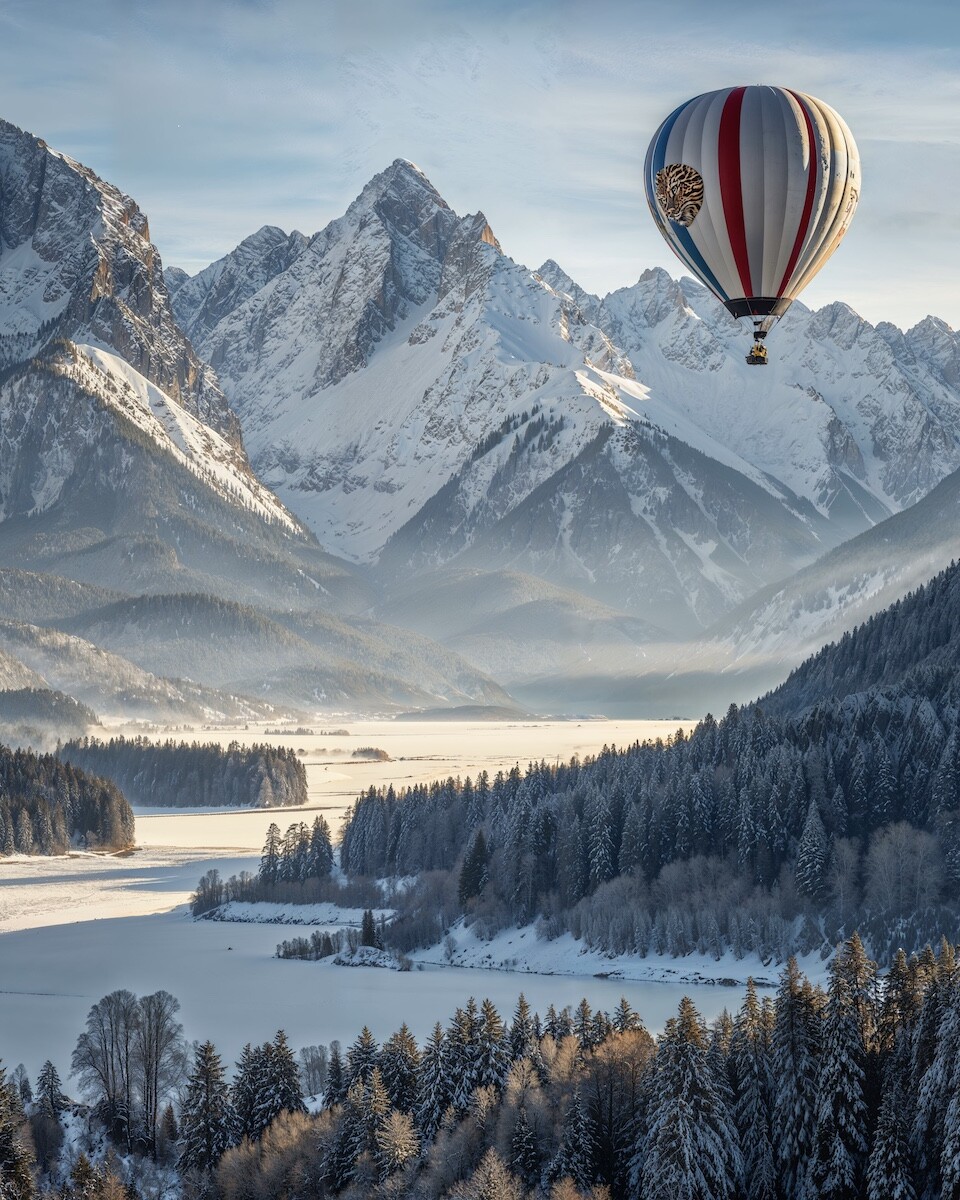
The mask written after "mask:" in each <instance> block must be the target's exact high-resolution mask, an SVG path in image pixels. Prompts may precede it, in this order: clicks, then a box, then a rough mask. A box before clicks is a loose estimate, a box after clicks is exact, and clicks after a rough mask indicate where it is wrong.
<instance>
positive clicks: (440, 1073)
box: [415, 1021, 452, 1142]
mask: <svg viewBox="0 0 960 1200" xmlns="http://www.w3.org/2000/svg"><path fill="white" fill-rule="evenodd" d="M445 1042H446V1038H445V1037H444V1032H443V1026H442V1025H441V1024H440V1023H439V1021H438V1022H437V1024H436V1025H434V1027H433V1032H432V1033H431V1034H430V1037H429V1038H428V1039H427V1044H426V1046H425V1047H424V1050H423V1054H422V1055H421V1056H420V1065H419V1068H418V1070H417V1104H416V1113H415V1116H416V1123H417V1129H418V1130H419V1132H420V1137H421V1139H422V1140H423V1141H424V1142H429V1141H432V1140H433V1137H434V1134H435V1133H436V1132H437V1130H438V1129H439V1128H440V1122H441V1121H442V1120H443V1114H444V1112H445V1111H446V1108H447V1105H448V1104H449V1103H450V1099H451V1095H452V1087H451V1080H450V1076H449V1074H448V1072H447V1052H446V1045H445Z"/></svg>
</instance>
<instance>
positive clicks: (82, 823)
mask: <svg viewBox="0 0 960 1200" xmlns="http://www.w3.org/2000/svg"><path fill="white" fill-rule="evenodd" d="M133 839H134V821H133V812H132V810H131V808H130V805H129V804H128V803H127V801H126V800H125V799H124V797H123V795H121V793H120V791H119V790H118V789H117V787H116V786H115V784H113V783H112V782H111V781H110V780H108V779H100V778H98V777H97V776H96V775H95V774H93V773H90V772H87V771H84V770H80V769H78V768H77V767H76V766H74V765H72V764H69V763H64V762H61V761H60V760H59V759H58V758H56V757H55V756H54V755H51V754H34V753H33V752H32V751H29V750H11V749H9V748H7V747H6V746H2V745H0V856H4V855H11V854H65V853H66V851H67V850H68V849H69V848H70V847H71V846H73V845H77V846H82V847H84V848H86V849H109V850H121V849H126V848H127V847H129V846H132V845H133Z"/></svg>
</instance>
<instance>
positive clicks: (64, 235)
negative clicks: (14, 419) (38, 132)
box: [0, 120, 240, 447]
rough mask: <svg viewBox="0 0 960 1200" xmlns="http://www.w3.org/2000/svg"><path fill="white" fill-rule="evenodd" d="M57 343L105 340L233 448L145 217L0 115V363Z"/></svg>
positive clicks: (220, 399) (234, 433) (211, 380)
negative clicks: (177, 313) (176, 311)
mask: <svg viewBox="0 0 960 1200" xmlns="http://www.w3.org/2000/svg"><path fill="white" fill-rule="evenodd" d="M55 339H68V340H70V341H73V342H83V343H92V344H95V345H100V346H103V347H107V348H109V349H110V350H112V351H113V353H114V354H116V355H118V356H119V357H120V358H122V359H123V360H124V361H125V362H126V363H128V364H129V366H130V367H132V368H133V369H134V370H136V371H137V372H139V373H140V374H141V375H143V376H144V377H145V378H147V379H149V380H150V382H151V383H153V384H154V385H156V387H158V388H159V389H160V390H161V391H163V392H164V393H166V395H167V396H169V397H170V398H171V399H172V400H173V401H174V402H176V403H177V404H179V405H180V407H181V408H183V409H185V410H186V411H187V412H189V413H190V414H191V415H193V416H194V417H196V418H198V419H199V420H201V421H203V422H204V424H206V425H208V426H210V427H211V428H213V429H214V430H215V431H217V432H218V433H220V434H221V435H222V436H223V437H225V438H226V439H227V440H228V441H230V442H232V443H234V444H236V445H237V446H238V447H239V445H240V427H239V423H238V421H237V418H236V415H235V414H234V413H233V412H232V411H231V409H230V407H229V405H228V404H227V402H226V400H225V398H224V395H223V392H222V391H221V389H220V387H219V384H218V383H217V379H216V376H215V374H214V372H213V371H212V370H211V369H210V368H209V367H208V366H207V365H206V364H205V363H203V362H201V360H200V359H199V358H198V357H197V355H196V354H195V353H194V351H193V348H192V347H191V345H190V343H189V342H188V340H187V339H186V338H185V337H184V335H183V333H182V332H181V330H180V329H179V328H178V327H177V324H176V321H175V320H174V317H173V313H172V311H171V309H170V305H169V301H168V297H167V290H166V285H165V284H164V281H163V269H162V266H161V263H160V256H159V254H158V253H157V250H156V247H155V246H153V245H152V244H151V242H150V229H149V225H148V222H147V218H146V216H145V215H144V214H143V213H142V212H141V211H140V209H139V208H138V207H137V205H136V203H135V202H134V201H133V200H131V198H130V197H129V196H126V195H124V194H123V193H122V192H121V191H119V190H118V189H117V188H115V187H113V186H112V185H111V184H109V183H106V182H105V181H104V180H102V179H100V178H99V177H98V176H97V175H95V174H94V173H93V171H91V170H90V169H89V168H87V167H85V166H83V165H82V164H81V163H78V162H75V161H74V160H73V159H71V158H69V157H68V156H67V155H65V154H61V153H59V152H58V151H56V150H54V149H52V148H51V147H50V146H48V145H47V144H46V142H44V141H42V140H41V139H40V138H37V137H34V136H33V135H32V134H30V133H25V132H24V131H23V130H21V129H18V128H17V127H16V126H14V125H11V124H10V123H9V122H7V121H3V120H0V368H3V367H8V366H10V365H11V364H15V363H22V362H25V361H27V360H28V359H29V358H31V357H32V356H33V355H36V354H38V353H39V352H40V351H41V350H42V349H43V348H44V347H45V346H48V345H50V343H51V342H52V341H54V340H55Z"/></svg>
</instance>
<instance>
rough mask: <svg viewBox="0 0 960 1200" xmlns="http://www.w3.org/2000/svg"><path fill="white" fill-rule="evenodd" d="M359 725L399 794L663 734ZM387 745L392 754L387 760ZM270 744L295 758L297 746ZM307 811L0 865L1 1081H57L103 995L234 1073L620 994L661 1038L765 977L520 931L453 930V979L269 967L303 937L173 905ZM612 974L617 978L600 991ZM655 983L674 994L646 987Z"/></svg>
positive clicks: (436, 966) (432, 970)
mask: <svg viewBox="0 0 960 1200" xmlns="http://www.w3.org/2000/svg"><path fill="white" fill-rule="evenodd" d="M372 724H373V723H365V726H364V728H363V729H361V730H360V731H359V733H358V734H357V735H356V736H355V737H352V740H354V741H359V744H361V745H371V744H372V745H380V744H382V745H384V748H387V749H389V750H390V752H391V756H394V750H395V749H396V757H395V761H394V763H387V764H364V766H365V768H366V767H371V766H372V767H374V769H377V768H378V769H379V771H380V773H381V779H382V780H383V781H384V782H390V781H393V782H399V778H398V776H399V775H400V771H401V770H404V771H407V772H408V773H414V772H415V773H416V774H418V775H420V773H421V772H424V773H425V774H424V777H425V778H433V777H436V776H445V775H450V774H454V775H455V774H466V773H468V772H471V771H472V772H474V773H475V772H476V770H478V769H480V767H482V766H486V768H487V770H489V771H491V773H493V772H495V771H496V770H499V769H500V767H501V766H502V765H504V764H506V765H508V766H509V765H512V764H513V762H515V761H520V762H521V764H523V763H525V762H526V761H528V760H529V759H531V758H539V757H551V756H552V757H556V756H557V755H558V754H559V755H560V756H561V757H564V758H566V757H569V756H570V755H571V754H573V753H574V752H576V753H580V754H585V753H591V752H595V751H596V750H598V749H599V748H600V747H601V746H602V745H603V744H604V743H609V742H613V741H616V742H617V743H618V744H621V743H623V742H625V741H626V740H632V739H633V738H634V737H643V736H649V735H652V734H654V733H659V732H663V731H664V730H665V729H667V728H673V725H674V724H675V723H673V722H670V723H667V724H666V725H663V724H661V723H658V724H657V727H656V728H655V727H654V725H653V723H650V722H630V723H623V722H621V723H607V722H587V723H584V724H583V725H582V726H577V725H576V724H574V723H569V722H566V723H557V726H548V727H547V729H548V730H549V731H550V732H549V733H548V734H546V735H544V733H543V730H544V727H543V726H535V725H534V726H525V727H523V728H522V731H521V730H520V729H517V728H516V727H513V726H511V727H504V726H491V725H481V726H473V727H471V729H472V730H474V731H476V733H477V737H476V739H474V740H473V741H471V738H470V736H469V734H468V732H467V730H466V729H464V728H463V727H454V728H453V729H449V728H448V727H447V726H446V725H445V723H439V729H438V730H437V732H436V733H433V732H432V731H430V732H428V733H425V732H424V731H423V730H419V731H418V730H416V729H410V727H409V726H408V728H407V730H406V731H401V730H400V729H399V728H395V729H391V728H390V727H391V726H392V725H393V723H391V722H381V723H378V726H379V727H378V728H371V725H372ZM558 726H559V728H558ZM626 726H629V728H626ZM564 729H565V732H566V741H565V743H564V740H563V738H562V736H561V733H562V731H563V730H564ZM538 731H540V736H538ZM353 734H354V730H353V727H351V735H353ZM222 736H230V735H222ZM245 736H246V737H249V738H251V740H256V738H257V736H258V735H257V733H256V731H248V732H247V734H246V735H245ZM391 736H393V737H394V738H396V739H397V740H396V741H395V742H394V743H392V744H390V743H389V739H390V737H391ZM411 736H412V738H413V740H412V741H411V740H410V739H411ZM401 737H402V738H403V739H404V740H403V741H402V742H401V741H400V738H401ZM424 737H429V738H430V739H431V744H432V745H433V746H434V753H435V754H437V755H439V760H438V759H436V758H432V757H431V759H430V760H429V762H423V761H417V762H416V763H415V764H414V763H411V762H400V761H399V756H400V755H401V753H403V751H401V750H400V749H399V747H400V746H401V745H403V746H404V748H405V750H408V749H416V748H424V747H423V745H422V743H421V745H420V747H418V745H417V741H416V739H418V738H421V739H422V738H424ZM261 740H262V739H261ZM271 740H277V741H283V742H284V743H285V744H295V745H299V743H300V741H302V740H303V739H301V738H297V737H293V738H285V739H284V738H279V737H278V738H276V739H271ZM438 742H440V743H441V748H440V749H437V748H436V747H437V744H438ZM444 742H445V743H446V744H445V746H444V745H443V743H444ZM328 744H329V742H328ZM524 747H525V749H524ZM345 748H347V747H345ZM431 768H432V769H431ZM427 772H428V773H427ZM344 773H345V774H346V773H347V772H346V771H345V772H344ZM310 774H311V773H310V771H309V768H308V775H310ZM361 786H366V782H364V783H363V784H361ZM331 790H332V789H331ZM310 792H311V796H310V807H311V808H314V807H318V808H320V807H322V808H325V809H326V808H327V806H328V804H329V800H326V799H325V798H324V797H323V795H321V794H317V791H316V790H315V787H314V783H313V780H312V779H311V787H310ZM353 794H355V793H354V792H351V798H352V795H353ZM346 802H347V800H346V798H344V800H343V801H342V802H341V807H342V806H344V805H345V804H346ZM331 807H332V805H331ZM302 811H303V810H296V809H293V810H289V809H285V810H277V809H273V810H261V811H256V812H251V811H245V812H239V813H237V812H231V811H228V810H217V811H206V812H202V813H195V812H194V813H191V812H182V811H176V810H163V811H158V810H152V811H150V813H149V814H138V821H137V830H138V841H139V843H140V848H139V849H138V850H136V851H135V852H133V853H131V854H128V855H125V856H101V855H90V854H82V855H71V856H69V857H64V858H55V859H44V858H17V859H8V860H3V861H2V862H0V1058H2V1060H3V1061H4V1062H5V1063H6V1064H9V1065H13V1064H16V1063H18V1062H23V1063H25V1065H26V1066H27V1069H28V1071H29V1072H30V1074H31V1075H34V1074H35V1072H36V1071H37V1069H38V1068H39V1066H40V1065H41V1063H42V1062H43V1060H44V1059H45V1058H48V1057H49V1058H51V1059H52V1060H53V1061H54V1063H55V1064H56V1065H57V1067H58V1069H59V1070H60V1072H61V1074H63V1075H64V1076H66V1074H67V1073H68V1071H69V1061H70V1053H71V1051H72V1049H73V1046H74V1045H75V1043H76V1039H77V1035H78V1034H79V1033H80V1031H81V1029H82V1027H83V1022H84V1020H85V1018H86V1014H87V1012H88V1010H89V1009H90V1007H91V1005H93V1004H94V1003H95V1002H96V1001H97V1000H99V999H100V997H101V996H103V995H104V994H105V993H107V992H109V991H112V990H113V989H115V988H129V989H131V990H132V991H134V992H137V993H138V994H141V993H145V992H151V991H155V990H157V989H158V988H165V989H167V990H168V991H170V992H172V993H173V994H174V995H175V996H177V997H178V998H179V999H180V1001H181V1004H182V1012H181V1017H182V1019H183V1023H184V1028H185V1032H186V1034H187V1036H188V1037H190V1038H206V1037H210V1038H212V1039H213V1041H214V1042H215V1043H216V1044H217V1045H218V1047H219V1048H220V1049H221V1050H222V1051H223V1052H224V1054H225V1055H226V1056H227V1059H228V1060H233V1059H235V1057H236V1055H237V1054H238V1053H239V1050H240V1048H241V1047H242V1046H243V1044H244V1043H245V1042H247V1041H263V1040H264V1039H266V1038H267V1037H271V1036H272V1035H273V1033H274V1032H275V1031H276V1030H277V1028H279V1027H283V1028H284V1029H285V1030H286V1032H287V1034H288V1036H289V1037H290V1039H291V1041H292V1042H293V1044H294V1045H295V1046H302V1045H306V1044H312V1043H317V1042H328V1041H330V1040H331V1039H332V1038H339V1039H340V1040H341V1041H348V1040H352V1039H353V1038H354V1037H355V1036H356V1034H357V1033H358V1032H359V1029H360V1027H361V1026H362V1025H364V1024H367V1025H369V1026H370V1028H371V1029H372V1031H373V1032H374V1034H375V1035H376V1036H377V1037H378V1038H380V1039H382V1038H384V1037H386V1036H387V1035H389V1034H390V1033H391V1032H392V1031H393V1030H394V1029H396V1028H397V1027H398V1026H399V1025H400V1023H401V1022H403V1021H406V1022H407V1024H408V1025H410V1027H411V1028H412V1029H413V1030H414V1032H415V1033H416V1034H417V1035H418V1036H419V1037H423V1036H425V1035H426V1034H427V1033H428V1032H429V1030H430V1029H431V1028H432V1026H433V1024H434V1022H435V1021H437V1020H440V1021H443V1022H445V1021H446V1020H447V1019H448V1018H449V1017H450V1016H451V1015H452V1013H453V1010H454V1009H455V1008H456V1007H457V1006H458V1005H462V1004H463V1003H464V1002H465V1001H466V1000H467V998H468V997H469V996H475V997H477V998H480V997H484V996H489V997H490V998H491V999H493V1000H494V1002H495V1003H496V1004H497V1006H498V1007H499V1008H500V1010H501V1012H503V1013H505V1014H507V1013H510V1012H511V1011H512V1009H513V1007H514V1005H515V1004H516V1000H517V997H518V995H519V993H520V992H521V991H522V992H524V993H525V994H526V996H527V998H528V1000H529V1001H530V1002H531V1004H532V1005H533V1006H534V1007H535V1008H538V1009H539V1010H540V1011H541V1012H543V1011H544V1010H545V1009H546V1007H547V1006H548V1005H549V1004H551V1003H552V1004H554V1005H556V1006H558V1007H561V1006H563V1005H565V1004H576V1003H577V1002H578V1001H579V1000H580V999H581V997H582V996H584V995H585V996H586V997H587V998H588V999H589V1001H590V1003H591V1004H592V1005H594V1006H600V1007H603V1008H608V1009H611V1008H613V1007H614V1006H615V1005H616V1003H617V1001H618V999H619V998H620V996H621V995H626V996H627V998H628V999H629V1000H630V1002H631V1004H633V1005H634V1007H635V1008H636V1009H637V1010H638V1011H639V1012H640V1013H641V1015H642V1016H643V1019H644V1020H645V1022H646V1023H647V1025H648V1026H649V1028H651V1029H652V1030H657V1029H659V1028H661V1027H662V1025H663V1023H664V1021H665V1020H666V1019H667V1017H668V1016H670V1015H671V1014H672V1013H673V1012H675V1011H676V1006H677V1004H678V1002H679V1000H680V998H681V996H682V995H684V994H685V993H687V992H690V991H691V990H692V988H691V985H692V984H693V983H695V982H696V976H697V974H698V973H699V974H701V975H702V976H707V977H710V978H721V977H723V976H730V977H732V978H738V979H743V978H745V977H746V975H747V974H748V973H750V971H751V970H753V971H754V973H756V974H760V973H762V974H764V975H765V976H767V977H769V976H770V974H771V972H770V971H768V970H763V969H762V968H761V967H760V964H750V963H746V962H744V963H740V964H736V966H737V967H738V968H739V970H734V969H733V964H732V963H731V964H728V963H726V962H724V963H721V964H716V963H710V964H700V963H693V962H691V961H690V960H679V961H678V960H669V961H667V962H664V963H660V962H659V961H655V960H652V959H648V960H631V962H630V963H629V964H627V963H625V962H622V961H621V962H614V961H611V960H609V959H602V958H600V957H599V956H595V955H580V954H578V952H577V947H576V946H575V944H573V943H569V944H568V942H569V939H561V940H560V941H558V942H555V943H538V942H535V941H534V940H533V934H532V932H527V933H526V934H525V935H524V934H523V932H522V931H520V932H518V931H513V933H504V934H501V935H500V937H499V938H498V939H497V940H496V942H495V943H492V944H490V945H486V944H481V943H475V939H472V938H471V935H469V934H464V933H463V931H460V930H458V931H455V936H456V937H457V940H458V947H457V958H458V959H459V961H460V962H461V963H462V964H463V965H462V966H455V965H450V964H448V963H447V962H446V961H445V957H444V955H443V953H442V952H440V951H425V952H423V953H422V954H421V955H420V956H419V958H420V960H421V961H419V962H418V963H417V964H416V966H415V969H414V970H412V971H409V972H396V971H384V970H354V969H349V968H344V967H338V966H334V965H333V964H332V963H329V962H319V963H315V962H297V961H281V960H279V959H276V958H275V957H274V956H273V955H274V950H275V948H276V945H277V943H278V942H279V941H281V940H283V939H284V938H288V937H291V936H294V935H297V934H302V933H303V932H304V930H303V926H302V925H288V924H272V923H271V924H258V923H244V924H240V923H234V922H214V921H194V920H192V919H191V917H190V915H189V913H188V911H187V909H186V902H187V899H188V897H189V895H190V893H191V892H192V891H193V889H194V886H195V885H196V882H197V880H198V879H199V877H200V875H201V874H202V873H203V872H204V871H206V870H207V869H208V868H210V867H214V866H215V867H217V868H218V869H219V870H220V872H221V874H223V875H230V874H232V873H234V872H237V871H240V870H244V869H245V870H254V869H256V865H257V860H258V857H259V849H260V846H261V845H262V842H263V836H264V834H265V832H266V827H267V825H268V824H269V823H270V821H271V820H274V819H275V820H277V822H278V823H279V824H280V825H281V827H283V826H284V824H285V822H287V821H292V820H298V819H301V818H300V817H299V816H298V815H297V813H298V812H302ZM328 819H329V817H328ZM331 915H332V914H331ZM343 915H344V916H346V914H343ZM501 943H502V945H501ZM511 943H512V944H511ZM487 955H489V956H490V957H489V958H487ZM644 964H646V967H644ZM466 967H469V968H471V969H464V968H466ZM491 967H493V968H497V969H491ZM647 968H649V969H647ZM655 968H663V969H662V970H659V971H658V970H656V969H655ZM701 968H702V969H701ZM707 968H709V969H707ZM619 970H622V972H623V978H598V977H597V975H598V974H600V973H604V974H605V973H607V972H617V971H619ZM530 971H532V972H544V973H538V974H531V973H528V972H530ZM670 971H676V972H677V974H670V973H669V972H670ZM546 972H556V973H553V974H550V973H546ZM664 979H667V980H671V982H659V981H655V980H664ZM693 994H694V996H695V999H696V1003H697V1005H698V1007H699V1008H700V1009H701V1011H702V1013H703V1014H704V1016H706V1017H708V1018H710V1017H713V1016H715V1015H716V1014H717V1013H718V1012H719V1011H720V1010H721V1009H722V1008H723V1007H725V1006H726V1007H729V1008H735V1007H737V1006H738V1005H739V1003H740V997H741V989H740V988H739V987H725V986H717V985H708V984H702V985H700V986H697V987H696V989H695V991H694V993H693Z"/></svg>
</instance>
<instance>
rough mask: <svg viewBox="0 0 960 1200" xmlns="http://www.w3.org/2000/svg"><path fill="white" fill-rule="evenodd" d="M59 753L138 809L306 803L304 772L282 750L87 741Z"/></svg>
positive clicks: (288, 752)
mask: <svg viewBox="0 0 960 1200" xmlns="http://www.w3.org/2000/svg"><path fill="white" fill-rule="evenodd" d="M59 754H60V757H61V758H62V759H64V761H66V762H71V763H74V764H75V765H77V766H80V767H83V768H85V769H87V770H90V771H94V772H96V773H97V774H98V775H103V776H105V777H106V778H108V779H112V780H113V781H114V782H115V783H116V784H117V786H118V787H120V788H122V789H123V791H124V794H125V795H127V796H128V797H129V798H130V799H131V800H132V801H133V803H134V804H143V805H153V806H163V807H175V808H199V807H208V806H209V807H242V806H246V805H256V806H257V807H260V808H273V807H282V806H286V805H297V804H305V803H306V800H307V773H306V769H305V767H304V765H303V763H302V762H301V761H300V760H299V759H298V758H297V755H296V752H295V751H294V750H292V749H287V748H284V747H282V746H271V745H267V744H258V745H253V746H241V745H240V743H239V742H236V741H234V742H230V744H229V745H228V746H226V747H223V746H220V745H219V744H217V743H216V742H209V743H200V742H176V741H172V740H168V741H166V742H152V741H150V739H148V738H144V737H134V738H125V737H115V738H110V740H109V741H100V740H98V739H96V738H89V737H84V738H80V739H77V740H75V741H70V742H65V743H64V744H63V745H62V746H61V747H60V749H59Z"/></svg>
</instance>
